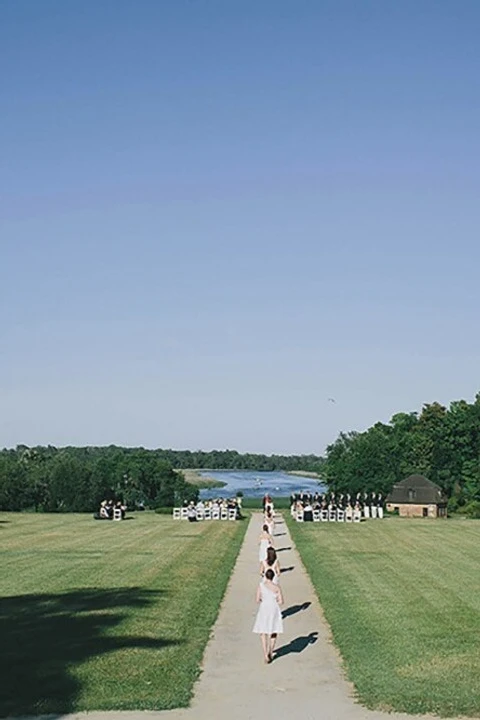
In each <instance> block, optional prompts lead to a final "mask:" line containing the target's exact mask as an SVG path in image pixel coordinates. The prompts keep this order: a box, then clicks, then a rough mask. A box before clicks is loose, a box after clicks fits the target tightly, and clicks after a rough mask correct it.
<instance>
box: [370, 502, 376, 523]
mask: <svg viewBox="0 0 480 720" xmlns="http://www.w3.org/2000/svg"><path fill="white" fill-rule="evenodd" d="M370 515H371V516H372V520H376V518H377V506H376V505H370Z"/></svg>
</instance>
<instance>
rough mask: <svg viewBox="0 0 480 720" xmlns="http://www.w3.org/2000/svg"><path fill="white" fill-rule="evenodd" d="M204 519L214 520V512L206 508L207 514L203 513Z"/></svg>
mask: <svg viewBox="0 0 480 720" xmlns="http://www.w3.org/2000/svg"><path fill="white" fill-rule="evenodd" d="M203 517H204V518H205V520H211V519H212V511H211V510H210V508H205V512H204V513H203Z"/></svg>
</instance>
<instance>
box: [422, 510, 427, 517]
mask: <svg viewBox="0 0 480 720" xmlns="http://www.w3.org/2000/svg"><path fill="white" fill-rule="evenodd" d="M422 514H423V517H428V508H422Z"/></svg>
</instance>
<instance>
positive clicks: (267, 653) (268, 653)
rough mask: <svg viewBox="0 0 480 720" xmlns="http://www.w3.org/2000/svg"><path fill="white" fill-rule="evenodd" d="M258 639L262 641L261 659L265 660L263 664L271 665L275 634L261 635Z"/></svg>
mask: <svg viewBox="0 0 480 720" xmlns="http://www.w3.org/2000/svg"><path fill="white" fill-rule="evenodd" d="M260 637H261V639H262V648H263V657H264V659H265V663H271V662H272V660H273V653H274V652H275V643H276V642H277V633H273V635H267V634H266V633H262V634H261V635H260Z"/></svg>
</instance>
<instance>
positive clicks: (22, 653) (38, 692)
mask: <svg viewBox="0 0 480 720" xmlns="http://www.w3.org/2000/svg"><path fill="white" fill-rule="evenodd" d="M161 594H162V593H160V591H154V590H144V589H141V588H118V589H109V590H97V589H82V590H73V591H71V592H67V593H61V594H41V593H38V594H32V595H17V596H14V597H6V598H2V599H0V638H1V653H0V678H1V682H0V717H5V716H10V715H13V716H15V715H16V716H18V715H46V714H51V713H68V712H73V711H74V710H75V709H76V707H75V703H76V700H77V698H78V696H79V694H80V693H81V691H82V682H81V680H79V679H78V677H74V675H73V673H71V671H72V670H76V669H77V668H78V667H79V666H80V665H82V663H85V662H88V660H89V659H90V658H93V657H98V656H101V655H104V654H105V653H110V652H114V651H115V650H119V649H124V648H152V649H154V650H159V649H161V648H163V647H166V646H168V645H172V644H177V643H176V642H175V641H171V640H167V639H165V638H155V639H154V638H149V637H143V636H138V635H123V634H117V635H115V634H114V633H115V628H116V627H117V626H118V625H119V624H120V623H121V622H123V621H124V620H126V619H127V618H128V616H129V615H130V614H132V613H133V612H134V611H135V610H139V609H140V608H145V607H148V606H150V605H154V604H156V603H157V600H158V597H159V596H160V595H161Z"/></svg>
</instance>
